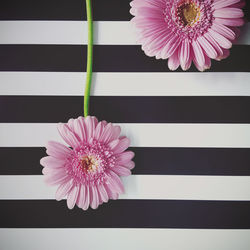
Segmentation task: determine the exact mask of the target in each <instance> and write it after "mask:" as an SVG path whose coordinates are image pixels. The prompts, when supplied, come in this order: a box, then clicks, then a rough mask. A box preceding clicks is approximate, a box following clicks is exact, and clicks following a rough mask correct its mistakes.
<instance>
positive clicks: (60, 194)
mask: <svg viewBox="0 0 250 250" xmlns="http://www.w3.org/2000/svg"><path fill="white" fill-rule="evenodd" d="M72 186H73V184H72V181H70V180H69V181H67V182H65V183H62V184H61V185H60V186H59V187H58V189H57V191H56V195H55V196H56V200H57V201H60V200H62V199H63V198H64V197H65V196H66V195H67V194H68V192H69V191H70V190H71V188H72Z"/></svg>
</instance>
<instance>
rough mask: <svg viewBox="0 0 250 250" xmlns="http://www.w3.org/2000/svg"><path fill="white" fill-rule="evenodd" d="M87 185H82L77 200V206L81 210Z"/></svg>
mask: <svg viewBox="0 0 250 250" xmlns="http://www.w3.org/2000/svg"><path fill="white" fill-rule="evenodd" d="M85 195H86V194H85V185H80V187H79V192H78V197H77V200H76V204H77V206H78V207H79V208H83V204H84V200H85Z"/></svg>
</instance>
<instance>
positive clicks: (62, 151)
mask: <svg viewBox="0 0 250 250" xmlns="http://www.w3.org/2000/svg"><path fill="white" fill-rule="evenodd" d="M46 148H47V150H46V153H47V154H48V155H51V156H53V157H55V158H57V159H65V158H67V157H69V156H70V155H71V153H72V150H71V149H70V148H68V147H66V146H65V145H63V144H61V143H59V142H55V141H49V142H48V143H47V146H46Z"/></svg>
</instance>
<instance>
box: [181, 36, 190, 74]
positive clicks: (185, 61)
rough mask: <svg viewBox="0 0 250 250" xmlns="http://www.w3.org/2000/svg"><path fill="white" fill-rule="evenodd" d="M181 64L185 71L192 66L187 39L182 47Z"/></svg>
mask: <svg viewBox="0 0 250 250" xmlns="http://www.w3.org/2000/svg"><path fill="white" fill-rule="evenodd" d="M180 64H181V67H182V69H183V70H187V69H188V68H189V67H190V64H191V63H190V43H189V41H188V39H187V38H186V39H185V40H183V41H182V43H181V46H180ZM188 66H189V67H188Z"/></svg>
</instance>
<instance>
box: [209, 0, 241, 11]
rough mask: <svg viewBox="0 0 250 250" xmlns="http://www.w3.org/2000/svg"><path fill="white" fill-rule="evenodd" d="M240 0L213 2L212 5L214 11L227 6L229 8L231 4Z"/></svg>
mask: <svg viewBox="0 0 250 250" xmlns="http://www.w3.org/2000/svg"><path fill="white" fill-rule="evenodd" d="M239 1H241V0H220V1H214V3H213V4H212V5H213V7H214V8H215V9H221V8H224V7H227V6H230V5H232V4H235V3H238V2H239Z"/></svg>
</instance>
